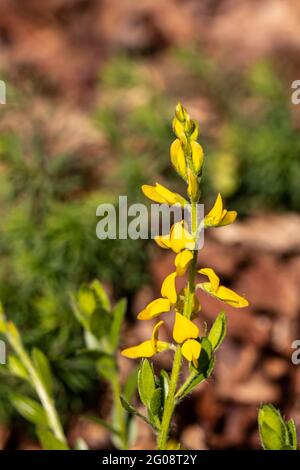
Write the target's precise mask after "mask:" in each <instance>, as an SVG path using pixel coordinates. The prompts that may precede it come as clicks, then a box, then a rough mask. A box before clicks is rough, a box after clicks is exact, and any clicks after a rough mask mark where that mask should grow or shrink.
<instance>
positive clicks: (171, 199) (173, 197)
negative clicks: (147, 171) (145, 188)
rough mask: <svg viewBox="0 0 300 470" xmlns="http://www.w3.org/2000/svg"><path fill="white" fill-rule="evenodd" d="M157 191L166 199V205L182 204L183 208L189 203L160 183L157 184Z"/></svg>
mask: <svg viewBox="0 0 300 470" xmlns="http://www.w3.org/2000/svg"><path fill="white" fill-rule="evenodd" d="M156 191H157V193H158V194H159V195H160V196H161V197H163V198H164V199H165V203H166V204H170V205H173V204H180V205H182V206H185V204H187V201H186V200H185V199H184V197H182V196H180V194H178V193H173V192H172V191H170V190H169V189H167V188H166V187H165V186H162V185H161V184H159V183H156Z"/></svg>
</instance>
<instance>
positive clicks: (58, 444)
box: [36, 426, 69, 450]
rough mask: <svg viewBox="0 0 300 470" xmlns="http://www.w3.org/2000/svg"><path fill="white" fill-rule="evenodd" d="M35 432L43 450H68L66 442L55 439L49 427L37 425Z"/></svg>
mask: <svg viewBox="0 0 300 470" xmlns="http://www.w3.org/2000/svg"><path fill="white" fill-rule="evenodd" d="M36 433H37V436H38V439H39V441H40V444H41V446H42V448H43V449H44V450H69V447H68V446H67V444H66V443H65V442H62V441H60V440H59V439H57V437H55V436H54V434H53V433H52V432H51V431H50V430H49V429H47V428H45V427H43V426H38V427H37V428H36Z"/></svg>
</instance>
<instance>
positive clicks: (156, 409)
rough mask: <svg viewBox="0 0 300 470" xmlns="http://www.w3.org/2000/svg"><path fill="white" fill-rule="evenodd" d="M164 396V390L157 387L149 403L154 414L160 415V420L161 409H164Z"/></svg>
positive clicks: (159, 416)
mask: <svg viewBox="0 0 300 470" xmlns="http://www.w3.org/2000/svg"><path fill="white" fill-rule="evenodd" d="M162 398H163V391H162V389H161V388H156V389H155V390H154V393H153V395H152V398H151V400H150V403H149V409H150V411H151V413H152V414H153V416H155V417H158V418H159V420H160V419H161V410H162Z"/></svg>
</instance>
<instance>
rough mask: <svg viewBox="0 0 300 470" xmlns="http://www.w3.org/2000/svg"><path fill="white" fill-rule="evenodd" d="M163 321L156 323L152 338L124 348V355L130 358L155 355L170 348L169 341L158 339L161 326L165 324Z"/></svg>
mask: <svg viewBox="0 0 300 470" xmlns="http://www.w3.org/2000/svg"><path fill="white" fill-rule="evenodd" d="M163 323H164V322H163V321H159V322H158V323H156V325H155V327H154V328H153V332H152V336H151V339H150V340H147V341H143V342H142V343H140V344H138V345H137V346H132V347H131V348H127V349H124V350H123V351H122V352H121V354H122V356H125V357H128V358H130V359H137V358H139V357H152V356H154V354H157V353H160V352H162V351H165V350H166V349H169V348H170V344H169V343H167V342H165V341H159V340H158V331H159V328H160V327H161V326H162V325H163Z"/></svg>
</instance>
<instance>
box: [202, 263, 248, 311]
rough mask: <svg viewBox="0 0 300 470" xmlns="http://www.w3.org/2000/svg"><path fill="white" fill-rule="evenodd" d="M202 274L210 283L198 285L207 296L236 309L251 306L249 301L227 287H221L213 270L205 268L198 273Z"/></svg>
mask: <svg viewBox="0 0 300 470" xmlns="http://www.w3.org/2000/svg"><path fill="white" fill-rule="evenodd" d="M198 272H199V273H200V274H204V275H205V276H207V277H208V278H209V282H202V283H200V284H198V285H197V287H200V289H202V290H203V291H205V292H206V293H207V294H210V295H211V296H213V297H216V298H217V299H219V300H221V301H222V302H225V303H226V304H228V305H231V306H232V307H235V308H243V307H247V306H248V305H249V303H248V300H247V299H245V298H244V297H242V296H241V295H239V294H237V293H236V292H234V291H233V290H231V289H228V288H227V287H224V286H220V279H219V277H218V276H217V275H216V273H215V272H214V270H213V269H211V268H203V269H200V270H199V271H198Z"/></svg>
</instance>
